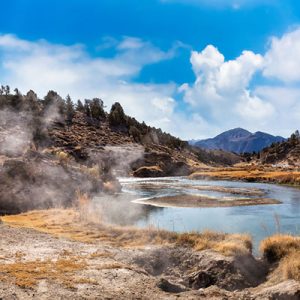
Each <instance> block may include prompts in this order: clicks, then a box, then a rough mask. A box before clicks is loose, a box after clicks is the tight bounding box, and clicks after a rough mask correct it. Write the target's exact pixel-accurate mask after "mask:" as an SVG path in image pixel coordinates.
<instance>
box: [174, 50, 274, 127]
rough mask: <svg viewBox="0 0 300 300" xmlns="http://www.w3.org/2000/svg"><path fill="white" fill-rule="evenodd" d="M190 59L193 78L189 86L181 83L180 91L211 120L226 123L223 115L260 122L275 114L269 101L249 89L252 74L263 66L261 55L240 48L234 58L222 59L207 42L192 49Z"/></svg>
mask: <svg viewBox="0 0 300 300" xmlns="http://www.w3.org/2000/svg"><path fill="white" fill-rule="evenodd" d="M190 61H191V64H192V68H193V71H194V73H195V77H196V80H195V82H194V83H193V84H192V85H189V84H183V85H182V86H181V87H180V88H179V91H181V92H183V94H184V100H185V101H186V102H187V103H188V104H190V105H192V106H194V107H195V108H196V109H200V110H202V112H203V113H204V112H206V113H207V114H208V115H209V116H210V117H211V118H212V120H211V121H212V122H213V123H216V124H218V123H220V122H225V123H226V119H225V118H226V117H230V118H235V119H237V120H239V121H240V122H241V121H242V120H243V122H241V123H242V124H243V123H245V121H249V122H251V121H253V120H255V121H261V122H262V121H265V119H266V118H268V117H270V116H271V115H272V114H273V113H274V109H273V107H272V105H271V104H270V103H268V102H266V101H265V100H263V99H260V98H259V97H258V96H257V95H252V93H251V92H250V90H249V84H250V81H251V79H252V77H253V75H254V74H255V72H257V71H258V70H260V69H261V67H262V65H263V57H262V56H261V55H260V54H254V53H253V52H251V51H243V52H242V54H241V55H240V56H239V57H237V58H236V59H234V60H229V61H225V58H224V56H223V54H221V53H220V52H219V50H218V49H217V48H216V47H214V46H212V45H208V46H207V47H206V48H205V49H204V50H202V51H201V52H197V51H192V53H191V59H190ZM224 116H225V118H224ZM228 121H229V122H228ZM228 121H227V123H232V120H228Z"/></svg>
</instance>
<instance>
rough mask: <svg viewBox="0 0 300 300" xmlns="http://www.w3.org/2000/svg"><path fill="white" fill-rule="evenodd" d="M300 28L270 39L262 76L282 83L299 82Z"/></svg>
mask: <svg viewBox="0 0 300 300" xmlns="http://www.w3.org/2000/svg"><path fill="white" fill-rule="evenodd" d="M299 53H300V28H298V29H296V30H294V31H292V32H289V33H286V34H284V35H283V36H282V37H281V38H277V37H273V38H272V39H271V44H270V49H269V50H268V51H267V53H266V55H265V68H264V72H263V74H264V75H265V76H267V77H274V78H277V79H279V80H281V81H284V82H293V81H300V72H299V70H300V56H299Z"/></svg>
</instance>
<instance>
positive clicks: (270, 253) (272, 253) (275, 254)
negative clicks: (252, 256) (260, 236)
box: [260, 234, 300, 262]
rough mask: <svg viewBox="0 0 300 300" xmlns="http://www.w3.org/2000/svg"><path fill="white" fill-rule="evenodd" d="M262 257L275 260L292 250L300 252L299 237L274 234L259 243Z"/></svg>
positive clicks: (292, 251) (270, 260) (271, 260)
mask: <svg viewBox="0 0 300 300" xmlns="http://www.w3.org/2000/svg"><path fill="white" fill-rule="evenodd" d="M260 251H261V252H262V254H263V257H264V258H266V259H267V260H268V261H269V262H277V261H279V260H281V259H282V258H284V257H286V256H288V255H289V254H291V253H294V252H297V251H298V252H300V237H296V236H292V235H283V234H276V235H273V236H271V237H268V238H266V239H265V240H263V241H262V242H261V244H260Z"/></svg>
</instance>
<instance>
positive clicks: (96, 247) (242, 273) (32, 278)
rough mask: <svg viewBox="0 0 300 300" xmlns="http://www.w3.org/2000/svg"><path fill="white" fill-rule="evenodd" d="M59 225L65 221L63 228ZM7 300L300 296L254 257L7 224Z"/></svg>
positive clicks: (1, 260)
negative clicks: (124, 244) (77, 237)
mask: <svg viewBox="0 0 300 300" xmlns="http://www.w3.org/2000/svg"><path fill="white" fill-rule="evenodd" d="M56 226H57V224H56ZM0 234H1V240H0V299H5V300H6V299H95V298H97V299H120V298H122V299H180V298H182V299H245V300H247V299H249V300H250V299H285V300H289V299H292V300H293V299H295V300H296V299H299V296H300V283H299V282H296V281H294V280H287V281H283V282H280V283H278V282H272V281H270V280H268V277H267V272H268V267H269V266H268V265H267V264H266V263H264V262H263V261H261V260H257V259H255V258H254V257H253V256H252V255H251V254H249V253H248V254H244V255H240V256H232V255H231V256H225V255H223V254H221V253H219V252H216V251H213V250H209V249H206V250H202V251H195V250H193V249H191V248H188V247H181V246H179V245H177V246H176V245H163V244H162V245H151V244H145V245H143V246H142V247H141V246H139V247H136V246H135V247H134V246H130V247H129V246H127V247H117V246H116V245H113V244H108V243H107V242H106V241H104V240H103V241H101V239H97V241H93V242H91V241H84V237H82V238H81V240H80V241H78V240H77V241H76V240H74V239H72V238H66V237H64V236H59V235H52V234H47V233H42V232H40V230H39V231H36V230H34V229H29V228H24V227H15V226H14V224H12V226H9V225H8V224H6V223H2V224H1V225H0Z"/></svg>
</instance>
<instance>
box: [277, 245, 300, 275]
mask: <svg viewBox="0 0 300 300" xmlns="http://www.w3.org/2000/svg"><path fill="white" fill-rule="evenodd" d="M278 270H279V273H280V274H282V276H283V279H294V280H297V281H300V251H298V252H292V253H290V254H289V255H288V256H287V257H285V258H284V259H283V260H282V261H281V262H280V264H279V267H278Z"/></svg>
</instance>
